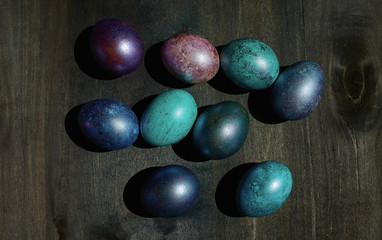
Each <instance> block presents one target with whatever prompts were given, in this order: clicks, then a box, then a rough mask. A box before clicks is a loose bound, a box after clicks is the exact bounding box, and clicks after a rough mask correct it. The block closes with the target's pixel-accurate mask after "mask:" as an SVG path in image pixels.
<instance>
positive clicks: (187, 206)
mask: <svg viewBox="0 0 382 240" xmlns="http://www.w3.org/2000/svg"><path fill="white" fill-rule="evenodd" d="M199 194H200V184H199V180H198V178H197V177H196V176H195V174H194V173H193V172H192V171H191V170H189V169H188V168H186V167H183V166H178V165H169V166H165V167H161V168H159V169H157V170H155V171H154V172H153V173H152V175H151V176H148V178H147V179H146V180H145V182H144V183H143V185H142V190H141V201H142V206H143V207H144V208H145V209H146V210H147V212H148V213H150V214H152V215H153V216H156V217H176V216H180V215H182V214H184V213H186V212H188V211H189V210H191V209H192V207H193V206H194V205H195V204H196V202H197V200H198V199H199Z"/></svg>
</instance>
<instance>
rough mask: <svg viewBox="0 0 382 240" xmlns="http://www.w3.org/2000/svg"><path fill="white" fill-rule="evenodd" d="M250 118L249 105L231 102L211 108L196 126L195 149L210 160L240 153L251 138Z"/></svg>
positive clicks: (194, 135)
mask: <svg viewBox="0 0 382 240" xmlns="http://www.w3.org/2000/svg"><path fill="white" fill-rule="evenodd" d="M248 129H249V118H248V113H247V110H245V108H244V107H243V106H242V105H241V104H240V103H237V102H232V101H227V102H221V103H218V104H215V105H213V106H210V107H208V108H207V109H205V110H204V112H203V113H202V114H201V115H200V116H199V117H198V119H197V120H196V123H195V125H194V129H193V136H192V137H193V142H194V145H195V148H196V149H197V150H198V151H199V152H200V153H201V154H202V155H203V156H204V157H206V158H208V159H223V158H227V157H229V156H231V155H232V154H234V153H236V152H237V151H238V150H239V149H240V148H241V146H242V145H243V143H244V141H245V139H246V138H247V134H248Z"/></svg>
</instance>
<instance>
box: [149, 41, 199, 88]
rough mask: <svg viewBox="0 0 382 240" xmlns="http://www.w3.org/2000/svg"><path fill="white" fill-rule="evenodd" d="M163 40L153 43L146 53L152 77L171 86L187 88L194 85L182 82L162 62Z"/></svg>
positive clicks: (164, 84)
mask: <svg viewBox="0 0 382 240" xmlns="http://www.w3.org/2000/svg"><path fill="white" fill-rule="evenodd" d="M162 44H163V41H162V42H159V43H156V44H154V45H152V46H151V47H150V48H148V49H147V51H146V54H145V67H146V70H147V72H148V73H149V75H150V76H151V78H153V79H154V80H155V81H157V82H158V83H159V84H161V85H163V86H166V87H170V88H186V87H190V86H192V85H191V84H187V83H184V82H182V81H181V80H179V79H177V78H175V77H174V76H173V75H171V73H169V72H168V71H167V69H166V67H165V66H164V64H163V62H162V57H161V47H162Z"/></svg>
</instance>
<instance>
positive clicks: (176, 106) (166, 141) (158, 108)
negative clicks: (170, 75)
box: [140, 89, 198, 146]
mask: <svg viewBox="0 0 382 240" xmlns="http://www.w3.org/2000/svg"><path fill="white" fill-rule="evenodd" d="M197 114H198V108H197V105H196V102H195V99H194V97H193V96H192V95H191V94H190V93H188V92H187V91H185V90H181V89H172V90H168V91H166V92H163V93H161V94H159V95H158V96H156V97H155V98H154V99H153V100H152V101H151V102H150V104H149V105H148V106H147V107H146V108H145V110H144V112H143V114H142V119H141V122H140V130H141V135H142V138H143V139H144V141H145V142H147V143H149V144H151V145H153V146H166V145H171V144H174V143H177V142H179V141H180V140H182V139H183V138H184V137H186V136H187V134H188V133H189V132H190V130H191V128H192V126H193V124H194V122H195V120H196V117H197Z"/></svg>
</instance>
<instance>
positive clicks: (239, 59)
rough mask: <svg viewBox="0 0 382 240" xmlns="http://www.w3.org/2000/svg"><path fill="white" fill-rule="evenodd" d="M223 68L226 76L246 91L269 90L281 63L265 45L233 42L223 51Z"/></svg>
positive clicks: (254, 40) (254, 41)
mask: <svg viewBox="0 0 382 240" xmlns="http://www.w3.org/2000/svg"><path fill="white" fill-rule="evenodd" d="M220 62H221V67H222V69H223V72H224V74H225V75H226V76H227V77H228V78H229V79H230V80H231V81H232V82H233V83H235V84H236V85H238V86H239V87H242V88H244V89H249V90H260V89H265V88H268V87H269V86H271V85H272V83H273V82H274V81H275V80H276V78H277V76H278V74H279V61H278V59H277V57H276V54H275V53H274V52H273V50H272V49H271V48H270V47H269V46H268V45H266V44H265V43H263V42H261V41H259V40H256V39H252V38H241V39H236V40H233V41H232V42H230V43H228V44H227V45H226V46H224V48H223V49H222V52H221V54H220Z"/></svg>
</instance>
